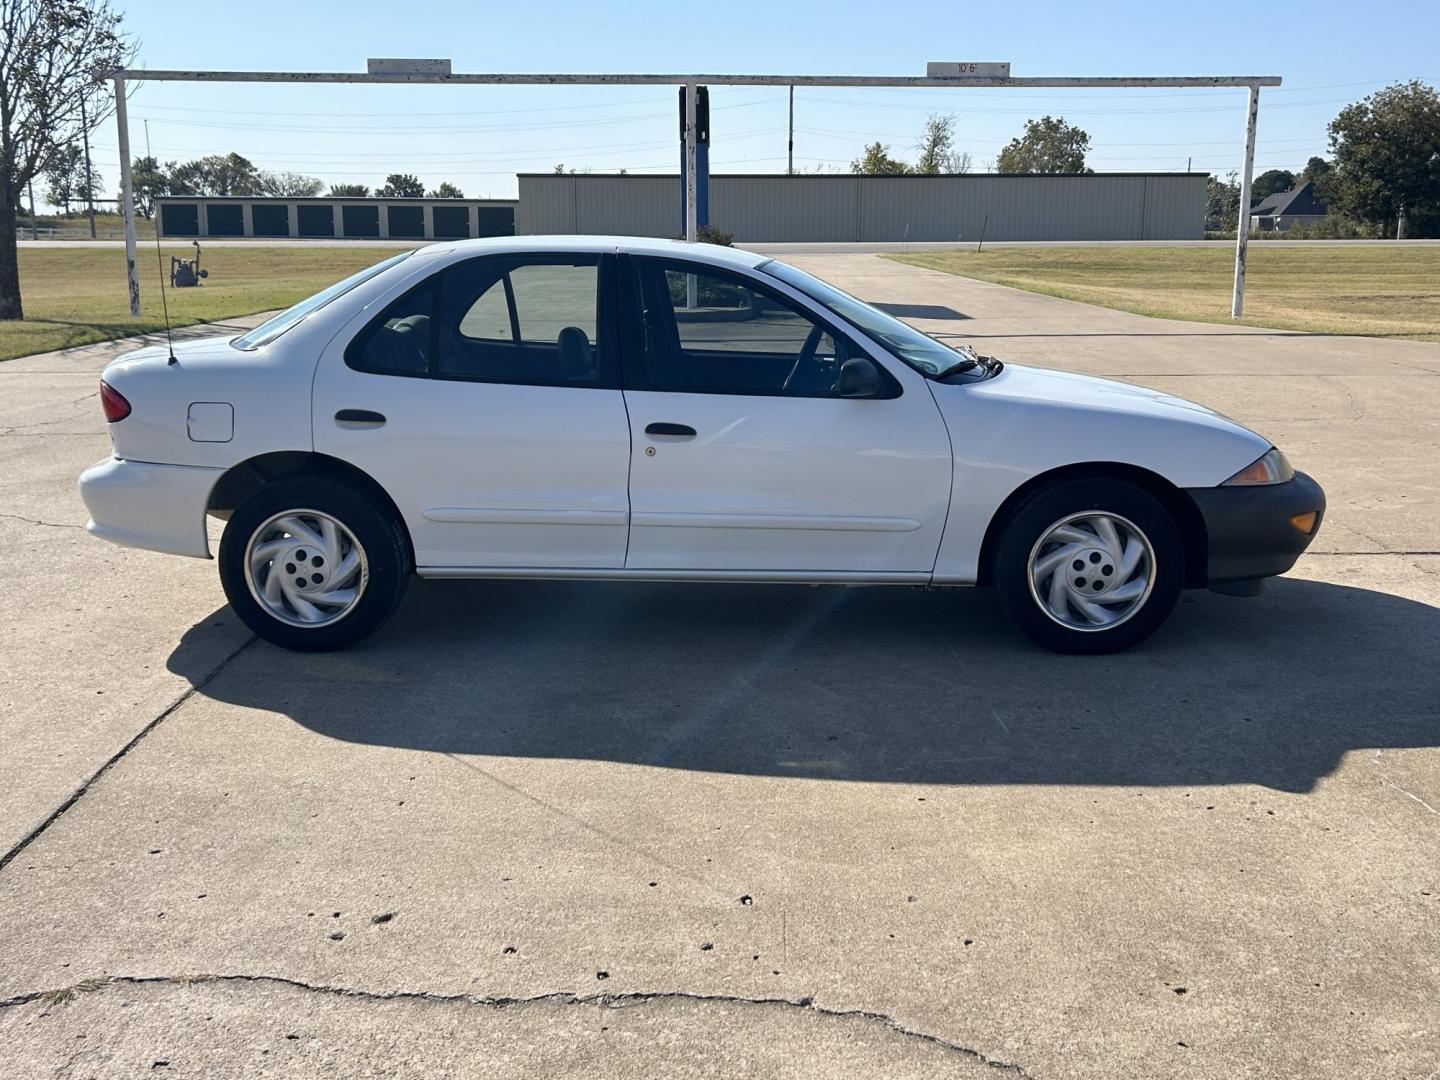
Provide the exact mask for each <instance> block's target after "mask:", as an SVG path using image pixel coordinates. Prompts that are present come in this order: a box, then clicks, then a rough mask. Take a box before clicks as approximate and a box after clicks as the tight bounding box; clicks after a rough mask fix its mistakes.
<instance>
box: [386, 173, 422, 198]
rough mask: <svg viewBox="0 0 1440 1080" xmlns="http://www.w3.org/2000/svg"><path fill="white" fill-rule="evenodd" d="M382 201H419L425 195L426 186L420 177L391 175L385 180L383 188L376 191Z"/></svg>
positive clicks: (404, 174)
mask: <svg viewBox="0 0 1440 1080" xmlns="http://www.w3.org/2000/svg"><path fill="white" fill-rule="evenodd" d="M375 195H376V197H377V198H381V199H419V198H422V197H424V195H425V185H424V184H422V183H421V182H420V178H419V177H418V176H413V175H411V174H410V173H391V174H390V175H389V176H387V177H386V178H385V184H384V186H383V187H380V188H377V189H376V191H375Z"/></svg>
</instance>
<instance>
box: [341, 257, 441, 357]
mask: <svg viewBox="0 0 1440 1080" xmlns="http://www.w3.org/2000/svg"><path fill="white" fill-rule="evenodd" d="M434 282H435V279H434V278H433V277H432V278H430V279H428V280H426V281H425V282H423V283H422V284H420V285H417V286H416V287H415V288H413V289H411V290H410V291H409V292H408V293H406V294H405V295H404V296H402V297H401V298H400V299H399V300H397V301H395V303H393V304H391V305H390V306H389V307H388V308H386V309H385V311H384V312H383V313H382V314H381V316H380V317H379V318H378V319H376V320H375V321H374V322H373V323H371V324H370V325H369V326H367V327H366V328H365V329H364V330H362V331H361V332H360V334H359V335H358V336H357V337H356V338H355V340H354V341H352V342H351V343H350V347H349V348H348V349H346V350H345V362H346V363H347V364H349V365H350V366H351V367H353V368H358V369H359V370H361V371H371V372H374V373H376V374H377V375H424V374H426V373H427V372H428V371H429V368H430V353H431V350H432V349H433V341H434V338H433V334H432V329H433V328H432V326H431V318H432V311H433V309H434V303H435V285H434Z"/></svg>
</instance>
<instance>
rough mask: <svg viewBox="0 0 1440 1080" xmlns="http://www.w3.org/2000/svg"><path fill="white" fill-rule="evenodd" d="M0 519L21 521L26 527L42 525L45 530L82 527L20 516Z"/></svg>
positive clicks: (80, 527) (80, 526)
mask: <svg viewBox="0 0 1440 1080" xmlns="http://www.w3.org/2000/svg"><path fill="white" fill-rule="evenodd" d="M0 518H6V519H7V520H9V521H22V522H24V523H25V524H26V525H43V526H45V527H46V528H47V529H83V528H85V526H84V525H73V524H71V523H70V522H68V521H41V520H40V519H39V518H28V517H25V516H23V515H21V514H0Z"/></svg>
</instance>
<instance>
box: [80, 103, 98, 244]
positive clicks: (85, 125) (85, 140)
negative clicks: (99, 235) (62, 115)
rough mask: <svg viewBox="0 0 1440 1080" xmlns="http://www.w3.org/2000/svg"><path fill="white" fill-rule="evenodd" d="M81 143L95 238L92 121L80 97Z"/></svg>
mask: <svg viewBox="0 0 1440 1080" xmlns="http://www.w3.org/2000/svg"><path fill="white" fill-rule="evenodd" d="M80 145H82V146H83V147H85V206H86V209H87V210H88V212H89V217H90V239H91V240H94V239H95V180H94V176H93V174H92V173H91V171H90V122H89V121H88V120H86V119H85V98H84V97H83V96H82V97H81V98H80Z"/></svg>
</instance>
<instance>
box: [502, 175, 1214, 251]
mask: <svg viewBox="0 0 1440 1080" xmlns="http://www.w3.org/2000/svg"><path fill="white" fill-rule="evenodd" d="M519 182H520V204H519V206H518V208H517V209H516V212H515V231H516V232H517V233H519V234H522V235H524V234H529V235H535V234H541V233H588V234H601V233H613V234H616V235H630V236H676V235H678V234H679V232H680V181H679V179H678V178H677V177H675V176H594V175H583V174H573V175H568V174H567V175H552V174H544V175H531V174H523V173H522V174H521V175H520V177H519ZM710 220H711V222H712V223H714V224H715V225H716V226H717V227H719V228H721V229H724V230H725V231H727V232H731V233H734V235H735V239H736V240H737V241H747V242H751V243H761V242H771V243H784V242H806V241H809V242H821V241H878V242H889V241H902V240H907V239H908V240H965V241H977V240H979V238H980V234H981V231H982V230H983V231H984V235H985V238H986V239H987V240H1199V239H1202V238H1203V237H1204V228H1205V175H1204V174H1203V173H1190V174H1185V173H1099V174H1093V175H1088V176H1000V175H993V174H984V175H971V176H734V175H729V176H724V175H722V176H712V177H711V179H710Z"/></svg>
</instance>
